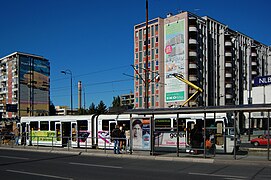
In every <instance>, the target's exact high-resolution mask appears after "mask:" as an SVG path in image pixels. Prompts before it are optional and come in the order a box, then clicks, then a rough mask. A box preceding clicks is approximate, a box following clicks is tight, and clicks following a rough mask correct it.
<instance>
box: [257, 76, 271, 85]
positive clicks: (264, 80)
mask: <svg viewBox="0 0 271 180" xmlns="http://www.w3.org/2000/svg"><path fill="white" fill-rule="evenodd" d="M268 84H271V75H269V76H258V77H255V78H254V86H265V85H268Z"/></svg>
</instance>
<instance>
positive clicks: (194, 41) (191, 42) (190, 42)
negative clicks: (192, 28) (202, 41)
mask: <svg viewBox="0 0 271 180" xmlns="http://www.w3.org/2000/svg"><path fill="white" fill-rule="evenodd" d="M189 44H193V45H195V44H197V40H196V39H189Z"/></svg>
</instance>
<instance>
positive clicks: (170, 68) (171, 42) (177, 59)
mask: <svg viewBox="0 0 271 180" xmlns="http://www.w3.org/2000/svg"><path fill="white" fill-rule="evenodd" d="M164 38H165V40H164V47H165V49H164V57H165V67H164V69H165V84H166V86H165V102H166V103H169V102H177V101H184V100H185V97H186V94H185V84H184V83H183V82H181V81H179V80H178V79H176V78H175V77H173V76H171V74H173V73H183V74H185V72H186V69H185V20H184V19H183V20H181V21H180V20H178V21H175V22H171V23H169V24H164Z"/></svg>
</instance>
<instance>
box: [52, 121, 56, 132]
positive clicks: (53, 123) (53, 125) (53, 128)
mask: <svg viewBox="0 0 271 180" xmlns="http://www.w3.org/2000/svg"><path fill="white" fill-rule="evenodd" d="M56 122H57V121H50V130H51V131H54V130H55V123H56Z"/></svg>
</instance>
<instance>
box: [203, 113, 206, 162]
mask: <svg viewBox="0 0 271 180" xmlns="http://www.w3.org/2000/svg"><path fill="white" fill-rule="evenodd" d="M203 125H204V136H203V141H204V142H203V146H204V150H203V151H204V158H206V112H205V113H204V121H203Z"/></svg>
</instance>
